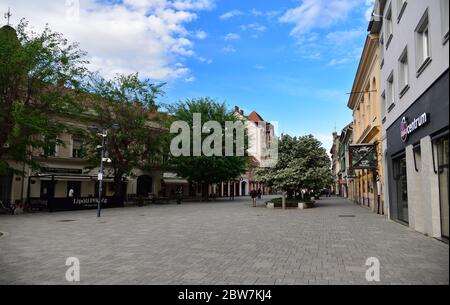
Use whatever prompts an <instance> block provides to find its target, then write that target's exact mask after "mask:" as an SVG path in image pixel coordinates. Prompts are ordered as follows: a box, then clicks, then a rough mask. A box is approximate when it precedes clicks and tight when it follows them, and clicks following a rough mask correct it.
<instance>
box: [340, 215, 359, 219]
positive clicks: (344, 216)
mask: <svg viewBox="0 0 450 305" xmlns="http://www.w3.org/2000/svg"><path fill="white" fill-rule="evenodd" d="M339 217H341V218H352V217H355V215H339Z"/></svg>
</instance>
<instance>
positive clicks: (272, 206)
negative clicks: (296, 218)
mask: <svg viewBox="0 0 450 305" xmlns="http://www.w3.org/2000/svg"><path fill="white" fill-rule="evenodd" d="M313 205H314V203H305V202H299V203H298V206H297V209H299V210H305V209H310V208H312V207H313ZM266 207H267V208H268V209H275V208H276V209H282V207H281V206H280V207H275V204H274V203H273V202H268V203H267V204H266ZM286 208H287V209H295V206H294V207H292V206H290V207H289V206H286Z"/></svg>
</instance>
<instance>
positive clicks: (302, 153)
mask: <svg viewBox="0 0 450 305" xmlns="http://www.w3.org/2000/svg"><path fill="white" fill-rule="evenodd" d="M330 166H331V163H330V159H329V157H328V155H327V152H326V150H325V149H324V148H322V147H321V143H320V141H318V140H317V139H315V138H314V137H313V136H312V135H308V136H303V137H299V138H296V137H291V136H289V135H283V136H282V137H281V140H280V142H279V160H278V162H277V165H276V166H275V167H273V168H266V169H262V170H260V171H258V173H257V176H258V180H259V181H260V182H262V183H264V184H266V185H268V186H271V187H273V188H274V189H276V190H279V191H286V192H288V194H289V195H293V194H295V193H300V192H301V190H302V189H307V190H309V191H312V192H320V190H321V189H323V188H325V187H327V186H328V185H330V184H331V182H332V173H331V170H330Z"/></svg>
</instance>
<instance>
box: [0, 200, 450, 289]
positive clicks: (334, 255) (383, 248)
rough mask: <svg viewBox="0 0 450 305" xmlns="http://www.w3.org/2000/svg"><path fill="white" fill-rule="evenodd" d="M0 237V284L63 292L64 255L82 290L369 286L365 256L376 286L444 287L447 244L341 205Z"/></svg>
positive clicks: (76, 218) (214, 212) (136, 220)
mask: <svg viewBox="0 0 450 305" xmlns="http://www.w3.org/2000/svg"><path fill="white" fill-rule="evenodd" d="M342 215H346V216H349V215H354V216H355V217H340V216H342ZM68 220H69V221H68ZM70 220H71V221H70ZM61 221H63V222H61ZM0 231H1V232H3V233H5V234H4V235H3V236H1V237H0V284H65V283H67V282H66V280H65V273H66V270H67V268H68V267H66V266H65V262H66V258H67V257H77V258H78V259H79V260H80V265H81V284H368V282H367V281H366V280H365V273H366V269H367V267H366V266H365V262H366V259H367V258H368V257H377V258H378V259H379V261H380V263H381V273H380V276H381V284H448V283H449V247H448V245H447V244H444V243H442V242H440V241H437V240H435V239H432V238H430V237H426V236H424V235H421V234H419V233H417V232H414V231H412V230H410V229H409V228H407V227H405V226H402V225H400V224H397V223H394V222H392V221H389V220H387V219H386V218H384V217H382V216H379V215H376V214H374V213H372V212H370V211H369V210H367V209H365V208H362V207H359V206H356V205H354V204H352V203H350V202H348V201H346V200H343V199H338V198H331V199H324V200H321V201H319V202H318V204H317V207H316V208H314V209H308V210H278V209H275V210H273V209H267V208H265V206H264V205H263V203H262V201H261V202H260V203H259V206H258V207H257V208H252V207H250V200H249V199H237V200H236V201H234V202H229V201H218V202H214V203H185V204H182V205H180V206H177V205H175V204H172V205H160V206H147V207H142V208H138V207H129V208H125V209H109V210H104V211H103V217H102V218H100V219H97V218H96V217H95V211H92V210H91V211H75V212H59V213H52V214H50V213H37V214H29V215H20V216H7V215H1V216H0Z"/></svg>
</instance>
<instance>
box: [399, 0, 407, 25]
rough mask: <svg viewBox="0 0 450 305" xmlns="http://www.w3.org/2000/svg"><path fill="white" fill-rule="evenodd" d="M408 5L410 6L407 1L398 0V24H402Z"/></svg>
mask: <svg viewBox="0 0 450 305" xmlns="http://www.w3.org/2000/svg"><path fill="white" fill-rule="evenodd" d="M406 5H408V1H406V0H397V10H398V16H397V22H400V20H401V19H402V16H403V13H404V12H405V9H406Z"/></svg>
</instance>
